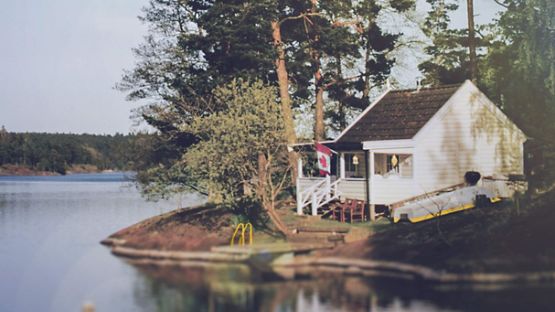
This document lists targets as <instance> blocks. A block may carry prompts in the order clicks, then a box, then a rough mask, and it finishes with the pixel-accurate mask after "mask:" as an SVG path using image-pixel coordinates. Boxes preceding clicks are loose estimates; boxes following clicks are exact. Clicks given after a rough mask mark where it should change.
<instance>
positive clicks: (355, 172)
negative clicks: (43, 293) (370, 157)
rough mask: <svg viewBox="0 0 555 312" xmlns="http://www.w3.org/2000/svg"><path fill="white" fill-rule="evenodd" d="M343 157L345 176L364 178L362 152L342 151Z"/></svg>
mask: <svg viewBox="0 0 555 312" xmlns="http://www.w3.org/2000/svg"><path fill="white" fill-rule="evenodd" d="M343 157H345V178H347V179H349V178H351V179H357V178H361V179H362V178H364V175H365V172H366V162H365V161H364V159H365V158H364V153H363V152H356V153H344V154H343Z"/></svg>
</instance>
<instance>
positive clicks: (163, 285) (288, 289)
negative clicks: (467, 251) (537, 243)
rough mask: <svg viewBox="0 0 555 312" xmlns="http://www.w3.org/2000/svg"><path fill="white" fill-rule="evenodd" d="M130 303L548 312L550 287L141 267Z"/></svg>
mask: <svg viewBox="0 0 555 312" xmlns="http://www.w3.org/2000/svg"><path fill="white" fill-rule="evenodd" d="M139 271H140V272H142V273H143V274H144V278H145V280H144V282H143V283H141V284H140V286H137V287H138V288H137V291H136V292H135V294H136V300H138V301H144V300H145V296H146V297H150V298H156V308H155V309H156V310H158V311H287V312H304V311H386V312H389V311H522V310H524V309H526V310H530V311H549V310H551V308H552V307H553V305H554V303H555V302H554V301H553V300H552V294H553V292H554V290H555V288H554V287H553V286H538V287H525V288H524V287H518V285H516V286H515V285H513V286H511V287H503V288H498V287H469V286H466V287H462V286H458V287H456V288H453V287H443V286H439V285H430V284H425V283H418V282H412V281H404V282H403V281H399V280H392V279H368V278H359V277H344V276H339V275H332V274H324V275H320V276H317V277H307V276H305V277H303V276H297V277H296V278H295V279H293V280H285V279H282V278H279V277H278V276H277V275H274V276H268V275H267V274H264V275H260V273H253V272H252V271H250V270H249V269H248V268H247V267H244V266H232V267H220V268H177V267H163V268H157V267H154V266H141V267H140V268H139Z"/></svg>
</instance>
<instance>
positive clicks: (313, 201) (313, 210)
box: [312, 192, 318, 216]
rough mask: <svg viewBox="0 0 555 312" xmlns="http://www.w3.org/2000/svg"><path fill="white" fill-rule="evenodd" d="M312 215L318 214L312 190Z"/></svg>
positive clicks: (314, 193)
mask: <svg viewBox="0 0 555 312" xmlns="http://www.w3.org/2000/svg"><path fill="white" fill-rule="evenodd" d="M312 215H313V216H317V215H318V199H317V198H316V192H312Z"/></svg>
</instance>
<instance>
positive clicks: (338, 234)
mask: <svg viewBox="0 0 555 312" xmlns="http://www.w3.org/2000/svg"><path fill="white" fill-rule="evenodd" d="M347 233H349V229H348V228H341V227H330V228H323V227H310V226H300V227H298V228H297V231H296V233H295V234H291V235H288V236H287V241H289V242H295V243H320V244H330V243H331V244H333V245H335V246H337V245H338V244H342V243H345V235H347Z"/></svg>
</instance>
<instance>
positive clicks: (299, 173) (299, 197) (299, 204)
mask: <svg viewBox="0 0 555 312" xmlns="http://www.w3.org/2000/svg"><path fill="white" fill-rule="evenodd" d="M297 168H298V169H297V188H296V190H297V214H298V215H302V214H303V198H302V195H301V192H302V190H301V181H300V179H301V178H302V177H303V159H302V158H301V157H299V158H298V159H297Z"/></svg>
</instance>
